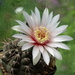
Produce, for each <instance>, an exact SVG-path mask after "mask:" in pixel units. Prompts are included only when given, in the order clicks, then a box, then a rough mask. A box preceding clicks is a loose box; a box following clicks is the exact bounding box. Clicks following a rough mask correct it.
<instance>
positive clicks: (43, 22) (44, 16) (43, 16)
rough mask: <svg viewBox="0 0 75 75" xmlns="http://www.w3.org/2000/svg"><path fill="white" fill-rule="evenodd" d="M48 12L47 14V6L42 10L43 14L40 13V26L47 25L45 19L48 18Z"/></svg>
mask: <svg viewBox="0 0 75 75" xmlns="http://www.w3.org/2000/svg"><path fill="white" fill-rule="evenodd" d="M48 14H49V11H48V9H47V8H45V10H44V12H43V15H42V24H41V25H42V26H46V25H47V20H48Z"/></svg>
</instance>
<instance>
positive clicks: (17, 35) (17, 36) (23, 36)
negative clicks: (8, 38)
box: [12, 34, 28, 39]
mask: <svg viewBox="0 0 75 75" xmlns="http://www.w3.org/2000/svg"><path fill="white" fill-rule="evenodd" d="M12 37H15V38H19V39H23V38H27V37H28V36H27V35H24V34H14V35H13V36H12Z"/></svg>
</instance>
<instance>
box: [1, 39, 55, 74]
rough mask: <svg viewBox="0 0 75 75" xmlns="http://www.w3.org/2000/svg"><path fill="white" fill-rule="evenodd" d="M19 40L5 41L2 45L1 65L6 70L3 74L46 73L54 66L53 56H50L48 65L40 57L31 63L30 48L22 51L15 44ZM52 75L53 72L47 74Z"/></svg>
mask: <svg viewBox="0 0 75 75" xmlns="http://www.w3.org/2000/svg"><path fill="white" fill-rule="evenodd" d="M18 42H19V40H15V41H11V42H8V44H6V43H5V45H4V47H3V55H2V57H1V60H2V65H3V67H4V69H5V71H6V72H7V74H4V75H48V73H50V72H51V71H53V70H54V67H55V58H54V57H51V58H52V60H51V63H50V65H49V66H47V65H46V64H45V62H44V61H43V59H42V57H41V59H40V61H39V62H38V63H37V64H36V65H35V66H34V65H33V63H32V49H30V50H25V51H22V50H21V47H19V46H17V43H18ZM49 75H53V74H49Z"/></svg>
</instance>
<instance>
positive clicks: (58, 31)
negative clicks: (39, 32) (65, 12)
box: [52, 25, 68, 36]
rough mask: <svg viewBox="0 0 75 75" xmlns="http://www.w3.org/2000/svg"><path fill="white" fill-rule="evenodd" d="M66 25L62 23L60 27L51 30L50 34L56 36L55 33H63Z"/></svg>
mask: <svg viewBox="0 0 75 75" xmlns="http://www.w3.org/2000/svg"><path fill="white" fill-rule="evenodd" d="M67 27H68V25H63V26H60V27H58V28H56V29H55V30H54V31H53V32H52V36H57V35H59V34H61V33H63V32H64V31H65V29H66V28H67Z"/></svg>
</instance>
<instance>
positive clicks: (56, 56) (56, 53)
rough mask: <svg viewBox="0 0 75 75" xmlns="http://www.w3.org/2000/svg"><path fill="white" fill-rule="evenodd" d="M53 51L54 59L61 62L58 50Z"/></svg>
mask: <svg viewBox="0 0 75 75" xmlns="http://www.w3.org/2000/svg"><path fill="white" fill-rule="evenodd" d="M53 50H54V57H55V58H57V59H59V60H62V56H61V54H60V53H59V52H58V51H57V50H56V49H53Z"/></svg>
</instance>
